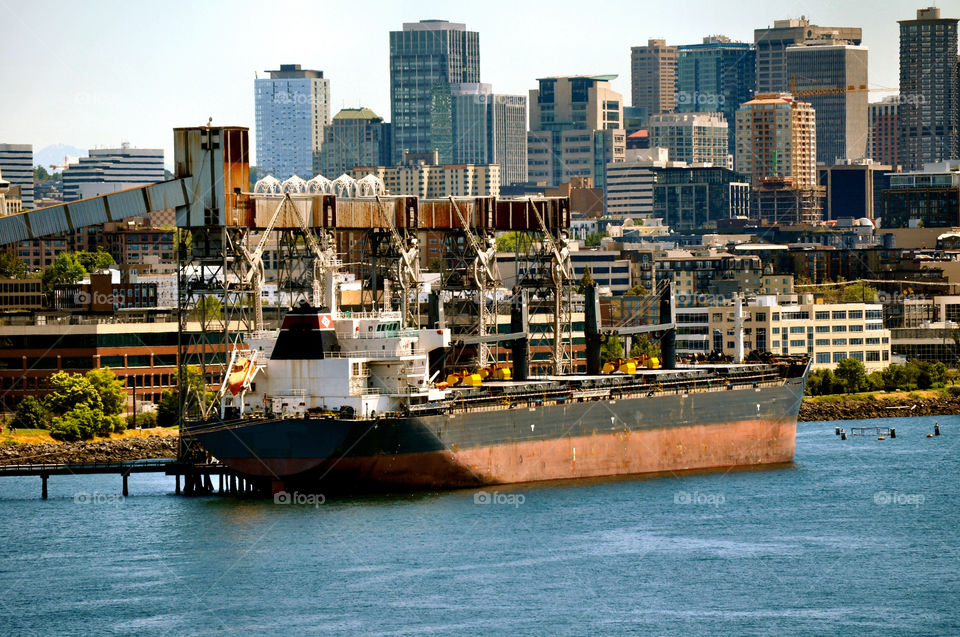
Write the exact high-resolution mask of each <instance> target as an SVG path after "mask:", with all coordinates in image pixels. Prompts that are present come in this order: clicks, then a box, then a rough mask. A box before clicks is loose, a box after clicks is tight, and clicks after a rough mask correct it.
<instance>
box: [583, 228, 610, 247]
mask: <svg viewBox="0 0 960 637" xmlns="http://www.w3.org/2000/svg"><path fill="white" fill-rule="evenodd" d="M605 236H606V235H605V234H604V233H602V232H591V233H590V234H588V235H587V236H586V237H584V238H583V245H585V246H586V247H588V248H595V247H597V246H599V245H600V240H601V239H603V238H604V237H605Z"/></svg>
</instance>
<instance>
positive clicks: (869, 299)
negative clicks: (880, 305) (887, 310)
mask: <svg viewBox="0 0 960 637" xmlns="http://www.w3.org/2000/svg"><path fill="white" fill-rule="evenodd" d="M879 294H880V291H879V290H878V289H877V288H875V287H873V286H871V285H867V284H866V283H851V284H850V285H847V286H845V287H844V288H843V293H842V294H841V295H840V300H841V301H843V302H844V303H856V302H857V301H863V302H866V303H873V302H874V301H876V299H877V296H878V295H879Z"/></svg>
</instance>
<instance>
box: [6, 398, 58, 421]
mask: <svg viewBox="0 0 960 637" xmlns="http://www.w3.org/2000/svg"><path fill="white" fill-rule="evenodd" d="M48 418H49V415H48V414H47V410H46V409H44V408H43V403H41V402H40V401H39V400H37V399H36V398H35V397H34V396H27V397H25V398H24V399H23V400H21V401H20V403H19V404H18V405H17V408H16V409H15V410H14V412H13V422H12V423H10V424H11V425H12V426H14V427H17V428H22V429H46V428H47V427H48V426H49V422H48Z"/></svg>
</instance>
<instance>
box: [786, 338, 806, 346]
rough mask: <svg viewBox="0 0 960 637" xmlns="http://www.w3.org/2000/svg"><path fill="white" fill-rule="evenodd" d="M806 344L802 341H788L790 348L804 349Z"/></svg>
mask: <svg viewBox="0 0 960 637" xmlns="http://www.w3.org/2000/svg"><path fill="white" fill-rule="evenodd" d="M806 344H807V342H806V341H804V340H802V339H801V340H797V341H790V347H805V346H806Z"/></svg>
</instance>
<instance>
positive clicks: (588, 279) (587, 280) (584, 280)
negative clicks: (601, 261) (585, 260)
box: [577, 265, 597, 294]
mask: <svg viewBox="0 0 960 637" xmlns="http://www.w3.org/2000/svg"><path fill="white" fill-rule="evenodd" d="M596 284H597V282H596V281H595V280H594V279H593V272H591V271H590V266H589V265H588V266H587V267H585V268H584V269H583V276H581V277H580V284H579V285H578V286H577V292H579V293H580V294H586V293H587V288H588V287H590V286H591V285H596Z"/></svg>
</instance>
